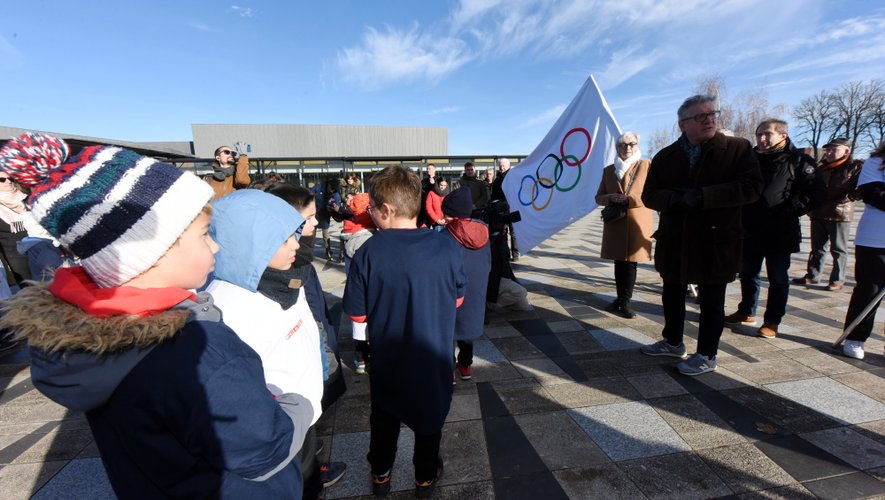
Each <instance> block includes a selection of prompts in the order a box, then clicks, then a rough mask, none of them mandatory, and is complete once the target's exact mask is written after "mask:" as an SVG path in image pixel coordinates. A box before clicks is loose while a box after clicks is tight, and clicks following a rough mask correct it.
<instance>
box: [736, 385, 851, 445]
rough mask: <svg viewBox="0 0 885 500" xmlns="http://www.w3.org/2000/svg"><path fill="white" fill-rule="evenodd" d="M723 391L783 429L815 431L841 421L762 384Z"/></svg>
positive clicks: (782, 431) (800, 431)
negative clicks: (797, 402)
mask: <svg viewBox="0 0 885 500" xmlns="http://www.w3.org/2000/svg"><path fill="white" fill-rule="evenodd" d="M788 383H789V382H788ZM721 394H722V395H725V396H726V397H728V398H729V399H731V400H733V401H735V402H737V403H738V404H740V405H742V406H743V407H745V408H747V409H749V410H751V411H753V412H755V413H757V414H758V415H760V416H761V417H763V418H765V419H768V420H769V421H771V423H773V424H774V425H775V426H777V427H779V432H781V433H802V432H813V431H819V430H821V429H830V428H832V427H838V426H839V425H841V423H840V422H839V421H837V420H835V419H833V418H832V417H831V416H829V415H826V414H824V413H821V412H819V411H817V410H816V409H815V408H811V407H809V406H806V405H804V404H796V401H794V400H792V399H789V398H786V397H783V396H781V395H779V394H777V393H774V392H771V391H768V390H766V389H765V388H762V387H742V388H739V389H733V390H728V391H722V392H721Z"/></svg>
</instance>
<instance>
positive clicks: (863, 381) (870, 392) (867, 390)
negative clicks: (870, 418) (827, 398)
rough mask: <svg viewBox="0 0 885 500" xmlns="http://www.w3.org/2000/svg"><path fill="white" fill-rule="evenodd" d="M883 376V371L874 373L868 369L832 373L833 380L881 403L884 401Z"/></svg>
mask: <svg viewBox="0 0 885 500" xmlns="http://www.w3.org/2000/svg"><path fill="white" fill-rule="evenodd" d="M883 377H885V373H876V374H874V373H872V372H868V371H858V372H854V373H846V374H840V375H834V376H833V377H832V378H833V380H837V381H839V382H841V383H843V384H845V385H847V386H848V387H851V388H852V389H854V390H856V391H857V392H859V393H861V394H865V395H867V396H869V397H871V398H873V399H875V400H877V401H879V402H881V403H885V384H883V383H882V382H883V380H882V379H883ZM883 416H885V415H883Z"/></svg>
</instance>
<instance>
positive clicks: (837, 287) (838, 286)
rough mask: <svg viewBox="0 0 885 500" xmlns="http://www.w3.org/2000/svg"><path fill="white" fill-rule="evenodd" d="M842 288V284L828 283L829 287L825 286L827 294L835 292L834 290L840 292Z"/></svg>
mask: <svg viewBox="0 0 885 500" xmlns="http://www.w3.org/2000/svg"><path fill="white" fill-rule="evenodd" d="M842 288H844V286H843V285H842V283H830V284H829V285H827V291H828V292H835V291H836V290H841V289H842Z"/></svg>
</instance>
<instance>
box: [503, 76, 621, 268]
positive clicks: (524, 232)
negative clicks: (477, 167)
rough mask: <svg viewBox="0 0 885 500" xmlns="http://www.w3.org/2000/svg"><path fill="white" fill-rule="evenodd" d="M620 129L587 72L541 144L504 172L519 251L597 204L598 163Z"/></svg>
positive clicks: (609, 159) (610, 157)
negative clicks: (515, 218)
mask: <svg viewBox="0 0 885 500" xmlns="http://www.w3.org/2000/svg"><path fill="white" fill-rule="evenodd" d="M619 135H621V133H620V128H619V127H618V123H617V121H615V118H614V116H613V115H612V112H611V110H610V109H609V107H608V103H606V102H605V98H604V97H603V96H602V92H601V91H600V90H599V86H598V85H597V84H596V80H595V79H594V78H593V76H592V75H591V76H590V77H589V78H587V81H586V82H585V83H584V86H583V87H581V90H580V92H578V95H577V96H575V98H574V99H573V100H572V102H571V104H569V105H568V107H567V108H566V109H565V111H564V112H563V113H562V116H560V117H559V119H558V120H556V123H555V124H554V125H553V128H551V129H550V132H547V136H546V137H544V140H542V141H541V144H539V145H538V147H537V148H535V150H534V151H532V153H531V154H529V155H528V156H527V157H526V158H525V160H523V161H521V162H519V165H517V166H515V167H513V168H512V169H511V170H510V172H508V173H507V177H505V178H504V183H503V186H502V187H503V190H504V195H505V196H506V197H507V201H508V202H509V204H510V210H519V213H520V215H521V216H522V221H520V222H517V223H514V225H513V229H514V232H515V233H516V241H517V243H518V245H519V251H520V252H522V253H525V252H528V251H529V250H531V249H532V248H534V247H535V246H537V245H538V244H539V243H541V242H543V241H545V240H546V239H547V238H549V237H550V236H552V235H554V234H556V233H557V232H559V230H560V229H562V228H564V227H566V226H568V225H569V224H571V223H572V222H574V221H576V220H578V219H580V218H581V217H584V216H585V215H587V214H588V213H590V212H591V211H592V210H593V209H594V208H596V201H595V200H594V198H595V195H596V190H597V189H598V188H599V180H600V178H601V177H602V169H603V168H605V167H606V165H611V164H612V163H614V161H615V154H616V151H615V141H616V140H617V138H618V136H619Z"/></svg>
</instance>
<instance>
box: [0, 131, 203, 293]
mask: <svg viewBox="0 0 885 500" xmlns="http://www.w3.org/2000/svg"><path fill="white" fill-rule="evenodd" d="M68 151H69V150H68V146H67V144H65V142H64V141H63V140H61V139H57V138H55V137H51V136H48V135H44V134H35V133H26V134H23V135H21V136H19V137H16V138H14V139H11V140H10V141H9V142H8V143H7V144H6V145H5V146H4V147H3V149H0V171H4V172H7V173H8V174H9V176H10V177H12V178H13V179H15V180H16V182H18V183H19V184H21V185H22V186H25V187H29V188H31V196H30V197H29V198H28V203H29V205H30V208H31V215H32V216H33V218H34V220H36V221H37V223H38V224H40V225H41V226H42V227H43V228H44V229H46V231H47V232H49V234H51V235H52V236H54V237H55V238H56V239H57V240H58V241H60V242H61V244H62V245H64V246H65V247H66V248H67V249H68V250H69V251H70V252H71V253H73V254H74V255H76V256H77V257H79V258H80V260H81V264H82V265H83V268H84V269H85V270H86V272H87V273H88V274H89V276H90V277H91V278H92V279H93V280H94V281H95V282H96V284H98V286H100V287H102V288H111V287H115V286H120V285H122V284H123V283H126V282H128V281H129V280H131V279H133V278H135V277H136V276H138V275H140V274H142V273H143V272H145V271H147V270H148V269H150V268H151V266H153V265H154V264H155V263H156V262H157V261H158V260H160V258H161V257H163V255H165V254H166V251H167V250H169V248H170V247H171V246H172V244H173V243H175V242H176V241H177V240H178V238H179V237H180V236H181V234H182V233H183V232H184V231H185V229H187V227H188V226H189V225H190V224H191V222H193V220H194V219H196V217H197V215H199V214H200V211H201V210H202V209H203V207H204V206H205V205H206V203H208V202H209V200H210V199H211V198H212V196H213V191H212V188H211V187H210V186H209V184H207V183H205V182H203V181H201V180H200V179H198V178H197V177H196V176H195V175H193V174H191V173H189V172H185V171H182V170H179V169H178V168H177V167H175V166H174V165H170V164H168V163H160V162H159V161H158V160H156V159H154V158H150V157H147V156H141V155H139V154H138V153H135V152H133V151H129V150H126V149H122V148H118V147H110V146H89V147H86V148H84V149H83V150H82V151H81V152H80V153H79V154H78V155H77V156H75V157H73V158H68Z"/></svg>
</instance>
